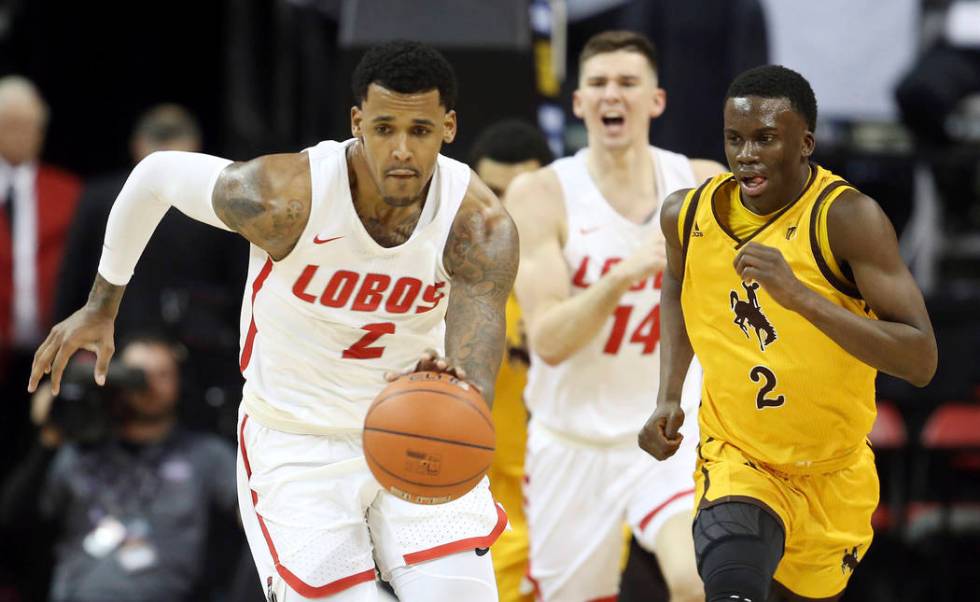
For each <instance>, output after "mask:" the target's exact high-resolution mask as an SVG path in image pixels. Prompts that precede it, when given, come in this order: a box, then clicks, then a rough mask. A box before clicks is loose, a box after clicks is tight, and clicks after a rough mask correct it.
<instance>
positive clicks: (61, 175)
mask: <svg viewBox="0 0 980 602" xmlns="http://www.w3.org/2000/svg"><path fill="white" fill-rule="evenodd" d="M37 177H38V178H39V179H43V180H46V181H47V183H49V184H50V185H52V186H58V187H60V188H64V189H68V190H78V189H80V188H81V187H82V181H81V180H80V179H79V178H78V176H76V175H75V174H73V173H70V172H68V171H65V170H64V169H61V168H60V167H55V166H53V165H48V164H46V163H42V164H41V165H39V166H38V168H37Z"/></svg>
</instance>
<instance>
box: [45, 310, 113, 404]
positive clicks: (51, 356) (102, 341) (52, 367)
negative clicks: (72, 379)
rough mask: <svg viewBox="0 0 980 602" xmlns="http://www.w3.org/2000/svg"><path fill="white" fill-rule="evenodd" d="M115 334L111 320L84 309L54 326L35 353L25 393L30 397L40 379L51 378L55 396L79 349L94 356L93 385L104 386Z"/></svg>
mask: <svg viewBox="0 0 980 602" xmlns="http://www.w3.org/2000/svg"><path fill="white" fill-rule="evenodd" d="M114 330H115V327H114V325H113V320H112V318H109V317H106V316H105V315H104V314H101V313H99V312H97V311H94V310H92V309H89V308H87V307H83V308H82V309H80V310H78V311H76V312H75V313H73V314H72V315H70V316H68V318H66V319H65V320H64V321H63V322H59V323H58V324H56V325H55V326H54V328H52V329H51V332H50V333H48V337H47V338H46V339H44V342H43V343H41V345H40V347H38V348H37V352H35V353H34V363H33V365H32V366H31V379H30V381H29V382H28V384H27V390H28V391H30V392H31V393H33V392H34V391H35V390H37V385H38V383H39V382H40V381H41V378H42V377H43V376H44V375H45V374H51V393H52V394H53V395H58V393H59V392H60V390H61V376H62V374H64V371H65V366H66V365H67V364H68V360H69V359H71V356H72V355H74V353H75V352H76V351H78V350H79V349H87V350H89V351H92V352H94V353H95V356H96V360H95V382H96V383H98V384H99V385H104V384H105V377H106V373H107V372H108V370H109V360H110V359H112V354H113V353H115V350H116V349H115V345H114V344H113V342H112V335H113V332H114Z"/></svg>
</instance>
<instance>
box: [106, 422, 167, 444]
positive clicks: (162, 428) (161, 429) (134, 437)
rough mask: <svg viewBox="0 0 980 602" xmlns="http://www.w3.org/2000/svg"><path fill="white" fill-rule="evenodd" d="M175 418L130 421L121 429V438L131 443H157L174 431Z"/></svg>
mask: <svg viewBox="0 0 980 602" xmlns="http://www.w3.org/2000/svg"><path fill="white" fill-rule="evenodd" d="M175 424H176V419H175V418H174V417H173V416H169V417H167V418H163V419H159V420H152V421H151V420H147V421H144V420H130V421H128V422H126V423H125V424H123V425H122V426H120V427H119V438H120V439H123V440H125V441H129V442H131V443H157V442H159V441H162V440H163V439H164V438H165V437H166V436H167V435H169V434H170V431H172V430H173V428H174V425H175Z"/></svg>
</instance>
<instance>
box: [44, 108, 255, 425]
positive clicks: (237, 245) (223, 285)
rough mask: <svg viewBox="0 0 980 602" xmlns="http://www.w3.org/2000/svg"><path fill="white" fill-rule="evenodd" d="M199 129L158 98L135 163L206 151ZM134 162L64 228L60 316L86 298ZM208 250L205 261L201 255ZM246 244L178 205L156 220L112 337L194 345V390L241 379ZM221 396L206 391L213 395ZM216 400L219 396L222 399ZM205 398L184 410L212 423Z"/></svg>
mask: <svg viewBox="0 0 980 602" xmlns="http://www.w3.org/2000/svg"><path fill="white" fill-rule="evenodd" d="M201 147H202V141H201V130H200V127H199V126H198V123H197V120H196V119H195V118H194V116H193V115H191V113H190V112H188V111H187V109H185V108H183V107H181V106H179V105H175V104H160V105H156V106H154V107H152V108H150V109H149V110H147V111H146V112H145V113H144V114H143V115H142V116H140V118H139V119H138V120H137V122H136V125H135V126H134V128H133V133H132V137H131V139H130V152H131V154H132V160H133V165H135V164H136V163H139V162H140V161H141V160H142V159H143V158H144V157H146V156H147V155H149V154H151V153H153V152H155V151H163V150H177V151H195V152H196V151H200V150H201ZM130 169H131V168H126V169H122V170H120V171H118V172H116V173H112V174H109V175H106V176H103V177H100V178H96V179H93V180H92V181H90V182H88V183H87V184H86V187H85V190H84V192H83V193H82V199H81V201H80V202H79V207H78V212H77V214H76V217H75V220H74V222H73V223H72V226H71V232H70V234H69V237H68V247H67V251H66V260H65V262H64V264H63V265H62V270H61V276H60V278H59V282H58V289H57V297H56V302H55V318H56V319H57V320H63V319H64V318H66V317H68V316H69V315H70V314H71V313H72V312H73V311H74V310H75V309H77V308H78V307H81V306H82V305H84V304H85V300H86V299H87V298H88V293H89V288H90V287H91V284H92V280H93V279H94V278H95V273H96V270H97V268H98V264H99V257H101V255H102V240H103V239H104V238H105V227H106V221H107V220H108V217H109V211H110V210H111V209H112V204H113V202H114V201H115V198H116V196H117V195H118V194H119V191H120V190H122V187H123V184H125V182H126V178H127V176H128V175H129V170H130ZM201 257H207V258H208V259H209V260H208V261H200V258H201ZM246 260H247V245H246V244H245V241H243V240H241V239H240V238H238V237H235V236H233V235H232V234H230V233H228V232H223V231H220V230H216V229H214V228H209V227H207V226H206V225H204V224H201V223H198V222H195V221H194V220H192V219H190V218H188V217H186V216H185V215H183V214H181V213H179V212H177V211H172V212H170V213H168V214H167V215H166V216H165V217H164V218H163V221H162V222H160V226H159V227H158V228H157V230H156V233H155V234H154V236H153V239H152V240H151V241H150V243H149V245H147V247H146V251H145V252H144V253H143V256H142V258H141V259H140V268H139V270H138V271H137V272H136V274H135V275H134V276H133V279H132V281H131V282H130V283H129V286H127V287H126V298H125V299H124V300H123V302H122V305H121V306H120V308H119V315H118V317H117V319H116V330H115V333H116V339H117V340H120V339H125V338H126V337H127V335H128V334H130V333H133V332H142V331H146V330H151V331H154V332H165V333H167V334H168V336H171V337H173V338H175V339H177V340H179V341H180V342H181V343H182V344H184V345H185V346H186V347H187V349H188V360H189V361H188V362H187V366H188V369H189V370H188V373H187V374H185V379H186V380H188V381H189V385H190V386H189V387H187V388H186V390H187V391H188V394H189V396H190V397H198V398H199V397H200V396H201V395H203V394H204V391H205V390H213V389H215V388H217V390H218V391H219V393H220V392H222V391H225V390H236V393H235V395H237V390H238V389H240V388H241V380H240V376H239V373H238V362H237V352H238V318H239V307H238V306H239V303H240V301H241V296H242V290H243V286H244V282H245V270H246ZM223 399H224V396H223V395H218V397H217V398H214V397H213V396H210V395H209V401H210V402H211V403H212V404H213V405H220V402H221V401H223ZM216 402H218V403H216ZM233 405H234V404H227V405H225V406H223V407H225V408H227V409H228V412H226V413H227V414H228V420H227V423H228V425H229V427H228V429H227V430H228V431H229V432H228V433H226V434H229V435H230V434H231V432H232V431H233V430H234V424H235V420H236V416H235V415H234V408H233V407H232V406H233ZM210 412H211V410H210V409H209V408H208V406H206V405H205V404H200V403H194V404H187V407H185V408H182V418H184V419H185V420H187V421H188V422H189V424H191V425H193V426H198V427H208V428H214V426H215V425H214V416H212V415H211V414H210Z"/></svg>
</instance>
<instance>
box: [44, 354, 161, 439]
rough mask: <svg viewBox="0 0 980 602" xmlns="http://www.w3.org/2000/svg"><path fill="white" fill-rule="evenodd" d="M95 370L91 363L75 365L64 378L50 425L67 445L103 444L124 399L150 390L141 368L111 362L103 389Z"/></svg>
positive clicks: (51, 413)
mask: <svg viewBox="0 0 980 602" xmlns="http://www.w3.org/2000/svg"><path fill="white" fill-rule="evenodd" d="M94 369H95V366H94V365H93V364H92V363H90V362H83V361H73V362H71V363H70V364H69V365H68V367H67V368H66V369H65V372H64V374H63V375H62V378H61V391H59V393H58V396H57V397H55V398H54V400H53V401H52V402H51V411H50V413H49V414H48V422H49V423H50V424H51V425H53V426H55V427H57V428H58V430H59V431H60V432H61V435H62V436H63V437H64V438H65V440H67V441H72V442H74V443H95V442H98V441H103V440H104V439H105V438H106V437H107V436H108V435H109V432H110V429H111V426H112V421H113V415H114V412H115V408H116V406H117V404H118V401H119V397H120V395H121V394H122V393H124V392H127V391H143V390H145V389H146V374H144V372H143V371H142V370H140V369H139V368H132V367H130V366H126V365H124V364H122V363H121V362H115V361H114V362H110V363H109V370H108V373H107V374H106V381H105V386H102V387H100V386H99V385H97V384H96V383H95V378H94V377H93V372H94Z"/></svg>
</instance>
